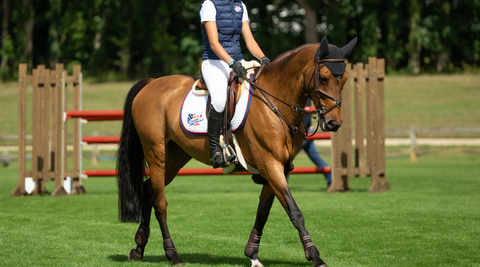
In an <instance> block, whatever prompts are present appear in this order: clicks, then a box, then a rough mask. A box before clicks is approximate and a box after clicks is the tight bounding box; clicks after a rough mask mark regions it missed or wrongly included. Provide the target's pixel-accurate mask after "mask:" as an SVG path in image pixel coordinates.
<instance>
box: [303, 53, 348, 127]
mask: <svg viewBox="0 0 480 267" xmlns="http://www.w3.org/2000/svg"><path fill="white" fill-rule="evenodd" d="M323 62H345V59H319V60H317V62H316V63H315V70H314V71H313V74H312V78H310V81H309V82H308V87H310V84H311V83H312V80H313V86H312V87H311V89H310V90H309V91H308V93H307V94H306V96H308V97H310V95H311V94H312V91H315V92H316V93H317V94H316V95H317V97H318V100H319V101H320V102H321V95H324V96H325V97H327V98H330V99H331V100H333V102H334V103H335V105H333V106H332V107H331V108H329V109H328V110H325V108H324V107H323V106H322V107H320V108H318V109H317V114H318V116H319V117H320V119H321V118H323V117H324V116H325V115H327V113H328V112H330V111H332V110H333V109H334V108H340V107H341V106H342V92H340V98H339V99H337V98H335V97H334V96H332V95H331V94H329V93H327V92H325V91H324V90H322V89H321V88H320V85H319V83H320V69H321V68H322V67H325V64H322V63H323Z"/></svg>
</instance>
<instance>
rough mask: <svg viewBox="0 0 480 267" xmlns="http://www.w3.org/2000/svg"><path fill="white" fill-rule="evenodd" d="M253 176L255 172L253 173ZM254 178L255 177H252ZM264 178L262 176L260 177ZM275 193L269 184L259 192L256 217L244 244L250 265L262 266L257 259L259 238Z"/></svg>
mask: <svg viewBox="0 0 480 267" xmlns="http://www.w3.org/2000/svg"><path fill="white" fill-rule="evenodd" d="M254 176H255V174H254ZM253 179H254V180H255V177H254V178H253ZM262 179H264V178H262ZM274 199H275V194H274V192H273V190H272V188H271V187H270V185H269V184H268V183H267V184H264V185H263V188H262V193H261V194H260V203H259V204H258V208H257V217H256V219H255V225H254V226H253V229H252V232H251V233H250V237H249V238H248V242H247V245H246V246H245V251H244V253H245V256H247V257H249V258H250V260H251V261H252V267H255V266H263V265H262V263H260V260H259V259H258V252H259V245H260V239H261V238H262V233H263V228H264V227H265V223H266V222H267V219H268V215H269V214H270V209H271V208H272V204H273V200H274Z"/></svg>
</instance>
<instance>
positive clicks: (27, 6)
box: [23, 0, 34, 68]
mask: <svg viewBox="0 0 480 267" xmlns="http://www.w3.org/2000/svg"><path fill="white" fill-rule="evenodd" d="M23 8H24V12H25V13H26V16H25V23H24V34H25V42H24V50H23V52H24V54H25V57H26V60H27V64H28V66H29V68H32V67H33V17H34V11H33V7H32V0H23Z"/></svg>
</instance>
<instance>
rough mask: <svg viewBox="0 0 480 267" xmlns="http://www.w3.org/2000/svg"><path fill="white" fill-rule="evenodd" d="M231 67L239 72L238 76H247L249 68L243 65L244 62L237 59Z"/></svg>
mask: <svg viewBox="0 0 480 267" xmlns="http://www.w3.org/2000/svg"><path fill="white" fill-rule="evenodd" d="M230 68H232V69H233V71H234V72H235V73H236V74H237V76H238V77H245V76H247V70H246V69H245V67H244V66H242V63H240V62H238V61H236V60H235V61H234V62H233V64H232V65H231V66H230Z"/></svg>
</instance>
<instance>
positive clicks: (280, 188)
mask: <svg viewBox="0 0 480 267" xmlns="http://www.w3.org/2000/svg"><path fill="white" fill-rule="evenodd" d="M278 164H280V163H278ZM284 168H285V166H283V168H282V167H281V166H278V165H277V164H270V165H269V167H267V168H265V172H264V173H262V176H264V177H268V178H266V179H267V181H268V182H269V184H270V186H271V187H272V189H273V192H274V193H275V196H276V197H277V198H278V200H279V201H280V203H281V204H282V206H283V208H284V209H285V211H286V212H287V214H288V217H289V218H290V221H291V222H292V224H293V226H294V227H295V228H296V229H297V230H298V234H299V235H300V240H301V242H302V245H303V249H304V251H305V258H306V259H307V260H308V261H313V266H314V267H327V264H326V263H325V262H324V261H323V260H322V259H321V258H320V252H319V251H318V249H317V248H316V247H315V245H314V244H313V242H312V239H311V238H310V235H309V233H308V231H307V229H306V228H305V219H304V217H303V214H302V212H301V211H300V209H299V208H298V206H297V204H296V203H295V200H294V199H293V197H292V194H291V192H290V189H289V188H288V184H287V181H286V180H285V175H284V173H283V172H281V171H280V170H284Z"/></svg>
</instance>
